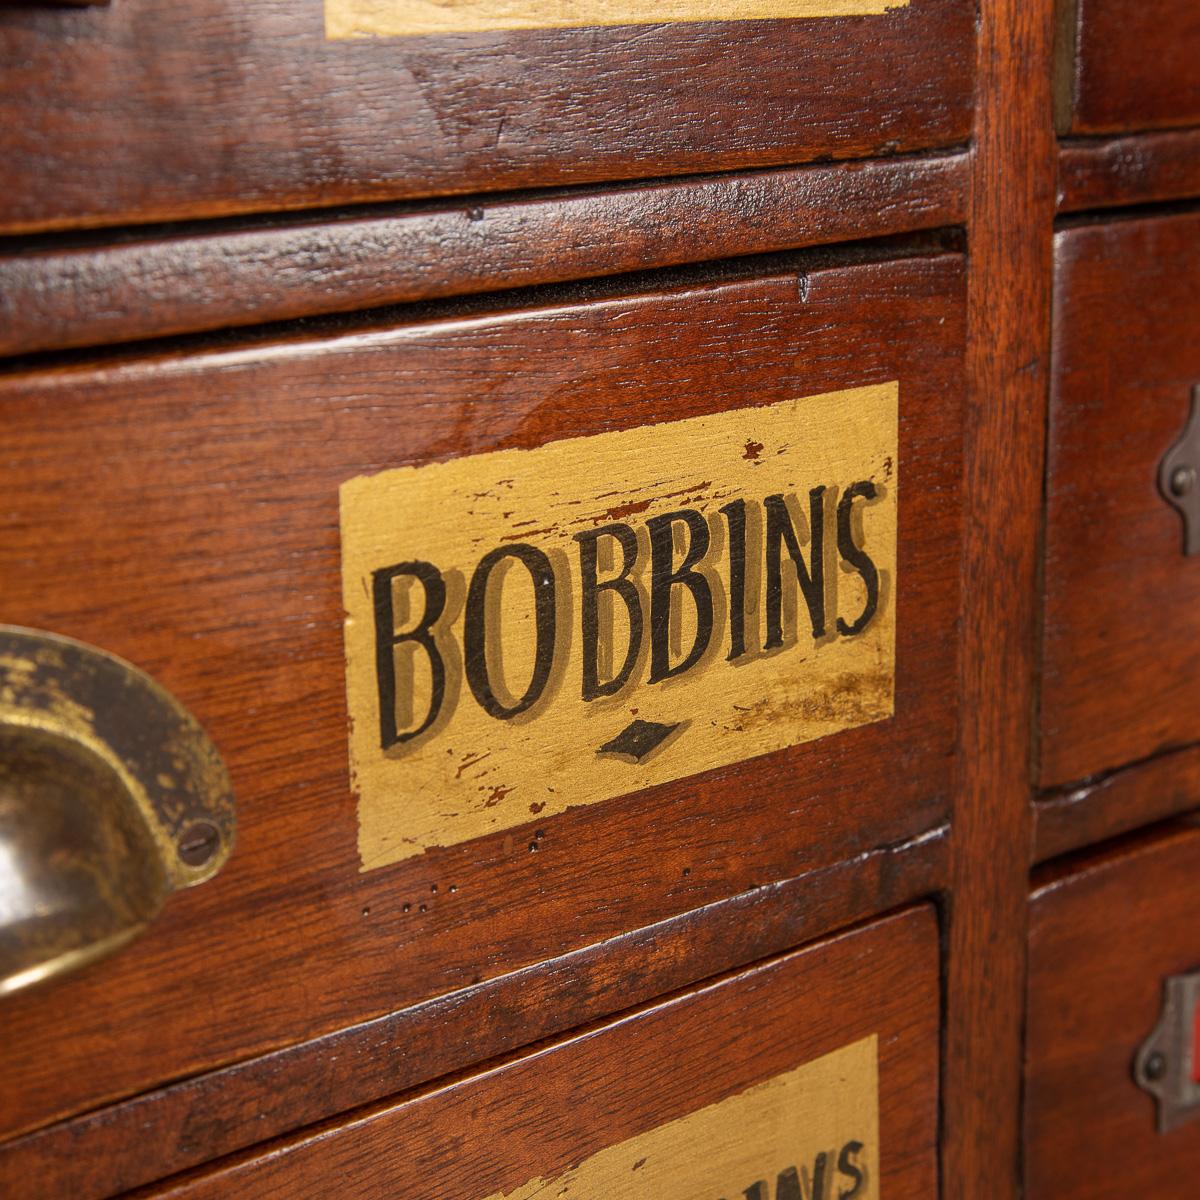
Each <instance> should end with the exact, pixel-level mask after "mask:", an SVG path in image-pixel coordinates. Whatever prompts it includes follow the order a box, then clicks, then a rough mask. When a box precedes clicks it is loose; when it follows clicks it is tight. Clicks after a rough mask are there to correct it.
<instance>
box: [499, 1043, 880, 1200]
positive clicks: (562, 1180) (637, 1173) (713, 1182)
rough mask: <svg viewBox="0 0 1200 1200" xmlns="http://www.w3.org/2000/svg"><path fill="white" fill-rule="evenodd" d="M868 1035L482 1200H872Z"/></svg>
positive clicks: (875, 1102)
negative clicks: (569, 1166) (566, 1168)
mask: <svg viewBox="0 0 1200 1200" xmlns="http://www.w3.org/2000/svg"><path fill="white" fill-rule="evenodd" d="M877 1043H878V1039H877V1038H876V1037H875V1036H874V1035H873V1036H871V1037H868V1038H864V1039H863V1040H862V1041H860V1042H855V1043H854V1044H853V1045H852V1046H846V1047H844V1048H842V1049H841V1050H835V1051H834V1052H833V1053H832V1054H826V1055H825V1056H824V1057H823V1058H818V1059H817V1060H816V1061H814V1062H810V1063H806V1064H805V1065H804V1066H802V1067H797V1068H796V1069H795V1070H794V1071H789V1072H788V1073H787V1074H785V1075H779V1076H776V1077H775V1078H774V1079H770V1080H768V1081H767V1082H766V1083H761V1084H758V1085H757V1086H756V1087H752V1088H750V1089H748V1090H747V1091H744V1092H742V1093H740V1094H739V1095H736V1096H732V1097H730V1098H729V1099H727V1100H721V1101H718V1102H717V1103H716V1104H712V1105H709V1106H708V1107H707V1108H702V1109H700V1110H699V1111H698V1112H694V1113H690V1114H689V1115H688V1116H686V1117H680V1118H679V1119H678V1120H675V1121H671V1122H669V1123H667V1124H665V1125H660V1126H659V1127H658V1128H657V1129H652V1130H649V1131H648V1132H646V1133H643V1134H640V1135H638V1136H637V1137H634V1138H631V1139H630V1140H628V1141H626V1142H621V1143H620V1144H619V1145H616V1146H610V1147H608V1148H607V1149H605V1150H601V1151H599V1152H598V1153H597V1154H594V1155H592V1157H591V1158H587V1159H585V1160H584V1161H583V1162H581V1163H580V1164H579V1165H578V1166H577V1167H573V1168H572V1169H571V1170H569V1171H567V1172H565V1173H564V1174H562V1175H560V1176H558V1177H557V1178H554V1179H542V1178H538V1179H531V1180H530V1181H529V1182H528V1183H526V1184H524V1185H523V1186H522V1187H518V1188H517V1189H516V1190H515V1191H510V1192H503V1193H499V1192H498V1193H495V1194H493V1195H492V1196H489V1197H488V1200H534V1198H535V1197H537V1198H539V1200H540V1198H543V1197H550V1196H553V1197H569V1198H570V1200H614V1198H617V1197H620V1198H622V1200H643V1198H646V1200H810V1198H811V1200H817V1198H820V1200H831V1198H832V1197H834V1196H837V1197H840V1198H841V1200H878V1196H879V1066H878V1044H877Z"/></svg>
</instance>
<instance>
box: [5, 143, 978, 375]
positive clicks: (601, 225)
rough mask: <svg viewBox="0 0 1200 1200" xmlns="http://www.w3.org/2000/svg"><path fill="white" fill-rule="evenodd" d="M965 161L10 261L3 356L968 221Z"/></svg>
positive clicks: (253, 230)
mask: <svg viewBox="0 0 1200 1200" xmlns="http://www.w3.org/2000/svg"><path fill="white" fill-rule="evenodd" d="M966 168H967V160H966V157H965V156H964V155H961V154H959V155H944V156H937V157H930V158H919V159H918V158H894V159H884V160H881V161H876V162H855V163H839V164H837V165H822V166H810V167H804V168H801V169H799V170H792V171H776V172H765V171H760V172H753V173H748V174H738V175H724V176H708V177H704V178H700V179H689V180H681V181H678V182H671V183H661V184H652V185H648V186H638V187H629V188H624V189H618V190H608V191H588V192H583V193H565V194H561V195H556V196H547V197H545V198H532V199H524V200H517V201H503V202H497V203H491V202H489V201H488V200H486V199H481V200H479V202H478V203H476V202H475V201H470V202H467V203H464V204H462V205H456V206H455V207H453V208H441V209H436V210H430V211H410V212H405V211H402V210H383V211H374V210H365V211H363V212H361V213H358V214H352V215H344V216H340V217H338V218H337V219H335V220H324V221H320V222H318V221H316V220H314V219H313V218H312V217H305V218H303V219H302V220H299V219H298V220H293V221H281V220H277V221H276V222H274V223H273V224H270V225H265V226H264V225H243V226H240V227H232V228H226V229H223V230H211V231H210V230H209V229H207V228H206V227H204V226H196V227H195V228H194V229H193V230H192V231H191V232H189V233H186V234H175V235H172V236H169V237H166V238H161V237H159V238H151V237H145V238H141V237H139V238H136V239H131V240H124V241H116V242H114V241H112V240H111V239H108V238H105V239H103V240H101V239H100V238H96V239H95V240H94V241H92V242H91V243H90V244H85V245H81V246H76V247H72V248H63V247H61V246H60V245H59V244H58V243H57V242H54V241H49V240H47V241H46V242H45V243H44V248H40V249H33V250H30V249H25V250H22V251H21V252H20V253H16V254H10V255H7V256H4V255H2V254H0V353H8V354H17V353H25V352H28V351H33V350H47V349H56V348H61V347H65V346H82V345H96V344H100V343H104V342H120V341H130V340H133V339H137V338H149V337H160V336H162V335H164V334H172V333H187V332H191V331H194V330H202V329H215V328H219V327H222V326H229V325H248V324H253V323H256V322H265V321H279V320H284V319H286V318H290V317H299V316H311V315H313V314H317V313H330V312H346V311H350V310H353V309H360V308H370V307H372V306H378V305H383V304H397V303H401V302H404V301H413V300H427V299H431V298H436V297H444V296H455V295H462V294H465V293H469V292H478V291H485V290H492V289H496V288H504V287H526V286H529V285H531V284H541V283H551V282H558V281H561V280H567V279H574V278H579V277H582V276H588V275H615V274H618V273H620V272H622V271H634V270H647V269H649V268H652V267H663V266H674V265H677V264H680V263H686V262H701V261H703V260H704V259H706V258H712V257H718V256H723V257H729V256H732V255H741V254H753V253H761V252H764V251H771V250H785V249H791V248H793V247H799V246H811V245H817V244H819V243H821V242H832V241H837V240H839V239H845V238H868V237H878V236H882V235H885V234H892V233H897V232H900V231H908V230H913V229H934V228H937V227H939V226H947V225H954V224H957V223H959V222H961V221H962V219H963V211H964V207H963V206H964V204H965V200H966V195H965V193H966V183H967V173H966Z"/></svg>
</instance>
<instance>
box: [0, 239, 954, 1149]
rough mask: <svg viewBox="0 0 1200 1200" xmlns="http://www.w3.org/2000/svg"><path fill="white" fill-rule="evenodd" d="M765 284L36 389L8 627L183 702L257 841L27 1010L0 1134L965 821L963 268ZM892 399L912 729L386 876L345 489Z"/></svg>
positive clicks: (11, 1021)
mask: <svg viewBox="0 0 1200 1200" xmlns="http://www.w3.org/2000/svg"><path fill="white" fill-rule="evenodd" d="M758 269H760V270H761V268H758ZM754 270H755V264H748V265H747V266H746V267H744V268H743V269H742V270H741V272H737V271H734V272H732V273H729V272H727V274H726V276H725V277H724V279H722V277H721V276H715V277H714V276H713V275H712V274H711V273H706V274H705V276H704V277H703V278H702V279H699V280H696V281H693V282H691V283H687V282H685V281H681V282H680V283H679V284H678V285H677V286H676V287H675V288H674V289H673V290H668V291H665V292H662V291H646V292H641V293H628V294H626V293H623V292H621V291H620V290H618V289H614V290H613V291H612V293H611V294H610V295H607V296H605V295H603V294H599V293H597V294H596V295H595V296H594V298H593V299H590V300H589V299H587V298H584V297H581V296H580V295H579V293H578V291H576V292H575V293H573V294H572V295H571V296H570V297H566V296H562V297H558V298H555V297H553V296H549V297H546V299H545V301H544V303H543V305H542V306H541V307H539V308H537V309H533V310H530V311H528V312H522V311H520V310H508V311H499V312H496V313H494V314H493V315H489V314H488V313H487V311H486V310H483V311H480V312H479V313H478V315H470V314H464V313H461V312H458V311H456V312H454V313H451V314H449V315H447V316H445V317H443V318H438V317H436V316H429V317H427V318H426V319H425V321H424V322H423V323H421V324H417V325H412V326H397V327H392V326H378V327H376V326H363V327H362V328H361V329H358V330H355V329H342V330H340V331H339V332H337V333H335V334H331V335H328V336H320V335H309V336H308V337H306V338H295V339H293V340H291V341H288V342H262V341H260V342H257V343H251V344H248V345H246V346H238V345H236V344H235V345H231V346H229V347H228V348H227V349H222V348H220V347H211V348H208V349H205V350H202V351H197V352H194V353H191V354H187V355H179V354H170V355H165V356H162V357H158V358H154V359H142V358H138V357H134V356H127V357H125V358H124V359H111V360H103V361H99V362H97V363H95V364H94V365H86V364H76V365H73V366H67V367H63V368H60V369H47V370H44V371H40V372H23V373H17V374H14V375H10V376H9V377H7V378H6V379H5V380H4V381H3V384H2V386H0V411H2V412H3V415H4V419H5V427H6V430H7V438H8V443H7V444H8V448H9V449H8V454H9V458H8V468H7V471H6V475H5V487H4V505H3V510H2V511H3V514H4V517H3V538H2V540H0V545H2V546H3V554H4V577H5V579H6V608H5V615H6V617H7V618H8V619H10V620H13V621H17V622H21V623H24V624H29V625H34V626H46V627H50V628H54V629H57V630H60V631H62V632H64V633H67V634H73V635H76V636H79V637H82V638H84V639H86V640H89V641H92V642H95V643H97V644H99V645H102V646H105V647H106V648H108V649H110V650H112V651H114V652H116V653H119V654H121V655H123V656H124V657H126V658H128V659H130V660H131V661H134V662H136V663H138V664H139V665H141V666H142V667H144V668H146V669H148V670H149V671H150V672H151V673H152V674H154V675H155V676H156V677H157V678H159V679H160V680H161V681H162V682H163V683H164V684H165V685H166V686H168V687H169V688H171V689H172V690H173V691H174V692H175V693H176V694H177V695H179V696H180V697H181V699H183V701H184V702H185V703H187V704H188V705H189V706H190V707H191V708H192V710H193V711H194V712H195V713H196V715H197V716H198V717H199V718H200V719H201V721H202V722H203V723H204V724H205V726H206V728H207V729H208V730H209V732H210V733H211V734H212V736H213V738H214V740H215V741H216V744H217V745H218V747H219V748H220V749H221V751H222V752H223V754H224V756H225V758H226V761H227V762H228V764H229V767H230V769H231V772H232V776H233V780H234V787H235V791H236V793H237V796H238V805H239V841H238V845H237V848H236V849H235V852H234V855H233V857H232V859H231V860H230V862H229V863H228V864H227V866H226V867H225V869H224V870H223V871H222V873H221V874H220V875H219V876H218V877H217V879H215V880H214V881H212V883H211V884H210V885H207V886H205V887H203V888H198V889H195V890H194V891H191V892H189V893H186V894H183V895H180V896H178V897H176V898H175V899H174V900H173V902H172V904H171V905H170V906H168V908H167V910H166V911H165V912H164V914H163V917H162V919H161V921H160V922H158V923H157V924H156V925H155V927H154V928H152V930H151V931H150V932H149V933H148V934H147V935H146V937H145V938H144V939H143V940H142V941H141V942H140V943H138V944H137V945H135V946H133V947H131V948H130V949H129V950H128V951H127V952H126V953H125V954H124V955H121V956H117V957H116V958H114V959H112V960H111V961H109V962H108V963H106V964H103V965H102V966H98V967H97V968H95V969H94V970H90V971H87V972H84V973H81V974H80V975H78V976H77V977H75V978H73V979H67V980H64V981H63V982H62V983H61V984H59V985H56V986H52V987H48V988H47V989H45V990H43V991H42V992H41V993H40V994H30V995H27V996H20V995H18V996H14V997H11V998H9V999H8V1000H7V1001H6V1005H5V1021H4V1025H3V1029H2V1030H0V1042H2V1043H3V1051H4V1055H5V1063H6V1067H5V1070H6V1079H7V1081H8V1082H9V1084H10V1086H6V1087H5V1088H4V1089H3V1090H2V1091H0V1129H3V1130H4V1132H5V1133H10V1134H11V1133H15V1132H17V1131H18V1130H20V1129H31V1128H34V1127H36V1126H39V1125H42V1124H44V1123H46V1122H47V1121H49V1120H51V1119H53V1118H55V1117H59V1116H65V1115H67V1114H69V1113H75V1112H79V1111H81V1110H83V1109H86V1108H92V1107H95V1106H97V1105H99V1104H102V1103H104V1102H106V1101H111V1100H114V1099H117V1098H119V1097H122V1096H130V1095H133V1094H135V1093H137V1092H140V1091H143V1090H145V1089H146V1088H149V1087H152V1086H155V1085H158V1084H162V1083H164V1082H166V1081H168V1080H172V1079H178V1078H182V1077H184V1076H187V1075H193V1074H196V1073H198V1072H201V1071H204V1070H206V1069H211V1068H213V1067H214V1066H217V1065H221V1064H225V1063H229V1062H232V1061H236V1060H239V1059H245V1058H248V1057H251V1056H253V1055H255V1054H258V1053H262V1052H264V1051H266V1050H269V1049H275V1048H278V1047H281V1046H285V1045H288V1044H290V1043H295V1042H299V1041H302V1040H305V1039H308V1038H312V1037H316V1036H319V1035H321V1034H323V1033H328V1032H331V1031H333V1030H336V1029H339V1028H341V1027H343V1026H345V1025H348V1024H351V1023H353V1022H356V1021H362V1020H365V1019H368V1018H372V1017H376V1016H379V1015H381V1014H383V1013H387V1012H391V1011H396V1010H399V1009H401V1008H403V1007H404V1006H405V1005H408V1004H412V1003H415V1002H418V1001H421V1000H424V999H427V998H431V997H435V996H438V995H442V994H445V993H447V992H449V991H451V990H453V989H456V988H463V987H467V986H469V985H471V984H473V983H477V982H479V981H482V980H485V979H488V978H492V977H494V976H497V975H500V974H504V973H508V972H512V971H514V970H517V969H519V968H521V967H523V966H527V965H530V964H533V963H537V962H539V961H543V960H545V959H548V958H551V957H553V956H555V955H559V954H563V953H565V952H569V951H572V950H576V949H579V948H582V947H584V946H587V945H590V944H593V943H595V942H598V941H601V940H603V939H605V938H609V937H613V936H616V935H618V934H620V933H622V932H624V931H626V930H630V929H634V928H639V927H642V926H644V925H647V924H651V923H653V922H654V921H657V920H661V919H664V918H666V917H668V916H670V915H672V914H677V913H681V912H685V911H687V910H689V909H693V908H697V907H699V906H702V905H704V904H708V903H711V902H713V901H716V900H720V899H722V898H725V897H730V896H733V895H736V894H737V893H739V892H741V891H744V890H745V889H747V888H750V887H755V886H761V885H764V884H768V883H770V882H772V881H774V880H781V879H788V878H793V877H797V876H802V875H804V874H806V873H808V872H811V871H814V870H819V869H821V868H822V867H825V866H829V865H832V864H834V863H837V862H839V861H842V860H843V859H845V858H849V857H853V856H855V855H859V854H862V853H864V852H867V851H869V850H871V849H872V848H873V847H877V846H880V845H884V844H887V843H891V842H898V841H903V840H905V839H908V838H911V837H914V836H918V835H920V834H922V833H925V832H927V831H929V830H930V829H932V828H935V827H937V826H939V825H940V824H941V822H942V821H943V820H944V819H945V816H946V812H947V808H948V802H949V783H948V771H949V761H950V758H949V755H950V751H951V748H952V746H953V741H954V729H955V705H954V692H955V689H954V679H955V654H954V644H953V640H952V639H950V638H948V637H947V636H946V630H947V629H949V628H952V627H953V624H954V620H955V614H956V612H957V611H958V608H957V606H958V548H959V544H960V542H959V538H960V526H959V519H958V515H957V511H958V506H957V502H956V501H957V496H958V488H959V471H960V463H959V459H958V438H959V423H960V419H961V411H960V400H961V355H962V343H963V335H964V330H963V312H962V294H963V262H962V259H961V257H960V256H958V255H956V254H953V253H937V252H921V253H917V254H914V255H913V256H912V257H908V258H899V259H895V260H893V261H879V262H877V261H871V260H870V259H867V260H864V261H861V262H857V263H850V264H848V265H845V266H837V265H835V264H829V263H828V262H827V260H826V262H825V265H822V260H814V261H812V262H810V261H808V260H807V259H806V258H804V257H803V256H800V257H798V258H795V259H793V260H789V261H787V262H785V263H781V264H779V265H777V266H776V267H775V268H774V271H773V273H769V274H766V275H764V276H762V277H756V275H755V274H754ZM891 381H899V386H900V396H901V398H902V399H901V404H900V412H899V430H898V436H899V457H900V461H901V462H905V463H911V464H912V466H911V472H910V473H909V474H908V475H906V477H905V484H904V491H903V492H902V493H901V496H900V501H899V508H898V513H897V519H898V536H897V547H898V565H897V573H898V578H899V579H900V580H903V581H905V582H904V586H903V587H902V588H901V589H900V590H899V591H898V592H897V594H896V686H895V700H894V703H895V716H894V717H893V718H892V719H891V720H887V721H881V722H877V723H875V724H872V725H868V726H863V727H861V728H858V729H853V730H848V731H846V732H844V733H840V734H837V735H834V736H832V737H828V738H824V739H821V740H819V741H816V742H812V743H809V744H807V745H804V746H798V747H794V748H792V749H789V750H784V751H781V752H778V753H776V754H772V755H767V756H765V757H764V758H762V759H758V760H756V761H755V762H754V763H753V764H751V765H749V766H741V767H737V768H725V769H716V770H712V771H708V772H706V773H705V774H703V775H700V776H695V777H691V778H688V779H685V780H682V781H678V782H675V783H668V784H663V785H662V786H659V787H655V788H651V789H649V790H647V791H644V792H641V793H635V794H634V795H632V796H629V797H625V798H621V799H616V800H613V801H609V802H606V803H604V804H599V805H593V806H590V807H588V808H586V809H578V810H572V811H569V812H566V813H562V814H560V815H558V816H556V817H553V818H552V819H550V820H548V821H545V822H542V821H540V820H539V819H538V818H537V817H536V816H535V815H533V814H531V816H530V820H529V823H528V824H526V825H524V826H522V827H520V828H518V829H516V830H512V831H510V832H506V833H503V834H500V835H497V836H492V837H484V838H480V839H476V840H475V841H472V842H467V843H464V844H462V845H460V846H457V847H453V848H451V849H449V850H444V851H439V852H436V853H431V854H428V855H424V856H422V857H420V858H418V859H413V860H409V861H407V862H406V863H401V864H396V865H395V866H392V867H387V868H383V869H380V870H378V871H373V872H370V873H368V874H366V875H361V874H360V872H359V869H358V868H359V861H358V853H357V846H356V841H357V821H356V819H355V806H354V801H353V797H352V793H351V789H350V781H349V772H348V770H347V741H346V708H345V693H344V671H343V649H342V636H341V624H342V616H343V613H342V605H341V588H340V570H339V545H338V509H337V489H338V487H339V485H340V484H341V483H342V482H344V480H345V479H347V478H349V477H350V476H352V475H355V474H364V473H365V474H369V473H373V472H378V471H381V470H384V469H386V468H394V467H398V466H405V465H416V464H420V463H427V462H435V461H446V460H449V459H452V458H455V457H458V456H461V455H464V454H470V453H479V452H483V451H488V450H496V449H504V448H518V447H526V448H529V447H534V446H539V445H543V444H545V443H546V442H549V441H553V440H555V439H557V438H562V437H566V436H583V435H588V434H595V433H600V432H605V431H609V430H616V429H623V428H632V427H635V426H641V425H646V424H652V423H655V422H659V421H663V420H667V419H672V420H674V419H682V418H685V417H688V416H696V415H702V414H705V413H710V414H711V413H717V412H724V411H729V410H733V409H736V408H739V407H744V406H745V405H746V404H747V403H750V404H764V405H765V404H770V403H774V402H777V401H782V400H786V399H792V398H795V397H796V396H803V395H815V394H819V393H821V392H826V391H833V390H837V389H842V388H848V387H861V386H869V385H882V384H886V383H888V382H891ZM85 463H86V464H88V465H87V466H86V468H85V467H84V466H83V464H85ZM84 470H86V475H87V484H86V486H80V484H79V480H80V472H81V471H84ZM47 1045H53V1046H54V1053H53V1054H49V1055H48V1054H46V1053H45V1052H44V1047H46V1046H47ZM97 1061H103V1062H104V1063H105V1069H104V1070H103V1071H96V1070H94V1069H92V1067H91V1065H90V1064H94V1063H95V1062H97Z"/></svg>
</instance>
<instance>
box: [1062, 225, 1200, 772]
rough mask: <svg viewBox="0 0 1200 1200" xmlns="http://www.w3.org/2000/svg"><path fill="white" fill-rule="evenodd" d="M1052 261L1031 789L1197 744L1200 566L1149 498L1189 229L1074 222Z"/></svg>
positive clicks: (1162, 449)
mask: <svg viewBox="0 0 1200 1200" xmlns="http://www.w3.org/2000/svg"><path fill="white" fill-rule="evenodd" d="M1055 254H1056V260H1057V273H1056V280H1055V310H1054V324H1055V332H1054V352H1055V365H1054V383H1053V401H1052V405H1051V412H1050V433H1049V463H1048V482H1047V510H1046V573H1045V589H1046V608H1045V628H1044V635H1043V646H1044V673H1043V679H1042V690H1041V707H1040V714H1041V770H1040V782H1041V784H1042V785H1043V786H1055V785H1063V784H1067V783H1071V782H1073V781H1075V780H1078V779H1082V778H1084V777H1085V776H1092V775H1096V774H1098V773H1100V772H1103V771H1109V770H1112V769H1113V768H1115V767H1118V766H1121V765H1123V764H1126V763H1131V762H1135V761H1138V760H1141V759H1146V758H1149V757H1150V756H1152V755H1155V754H1158V753H1161V752H1163V751H1165V750H1168V749H1172V748H1176V747H1180V746H1184V745H1186V744H1188V743H1190V742H1195V741H1196V740H1197V739H1198V738H1200V691H1198V690H1197V688H1196V679H1197V677H1198V676H1200V569H1198V567H1200V564H1198V563H1197V562H1196V560H1195V559H1190V558H1188V557H1186V556H1185V555H1184V553H1183V525H1182V522H1181V519H1180V517H1179V514H1178V513H1177V512H1176V511H1175V509H1174V508H1172V507H1171V506H1170V505H1169V504H1167V502H1166V501H1165V500H1164V499H1163V497H1162V496H1161V494H1160V492H1159V490H1158V465H1159V462H1160V460H1161V459H1162V456H1163V455H1164V454H1165V453H1166V451H1167V450H1168V449H1169V448H1170V447H1171V446H1172V445H1173V444H1174V442H1175V441H1176V439H1177V438H1178V437H1179V435H1180V434H1181V433H1182V431H1183V428H1184V425H1185V424H1186V422H1187V419H1188V414H1189V412H1190V409H1191V403H1192V389H1193V387H1195V386H1196V385H1197V384H1198V383H1200V299H1198V296H1197V290H1196V286H1195V281H1196V278H1197V274H1198V273H1200V217H1197V216H1196V215H1194V214H1180V215H1166V216H1162V217H1139V218H1137V219H1130V220H1124V221H1112V222H1107V223H1103V224H1091V223H1089V224H1085V225H1080V226H1078V227H1076V228H1071V229H1067V230H1064V231H1063V232H1061V233H1060V234H1059V235H1058V238H1057V243H1056V249H1055Z"/></svg>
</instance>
